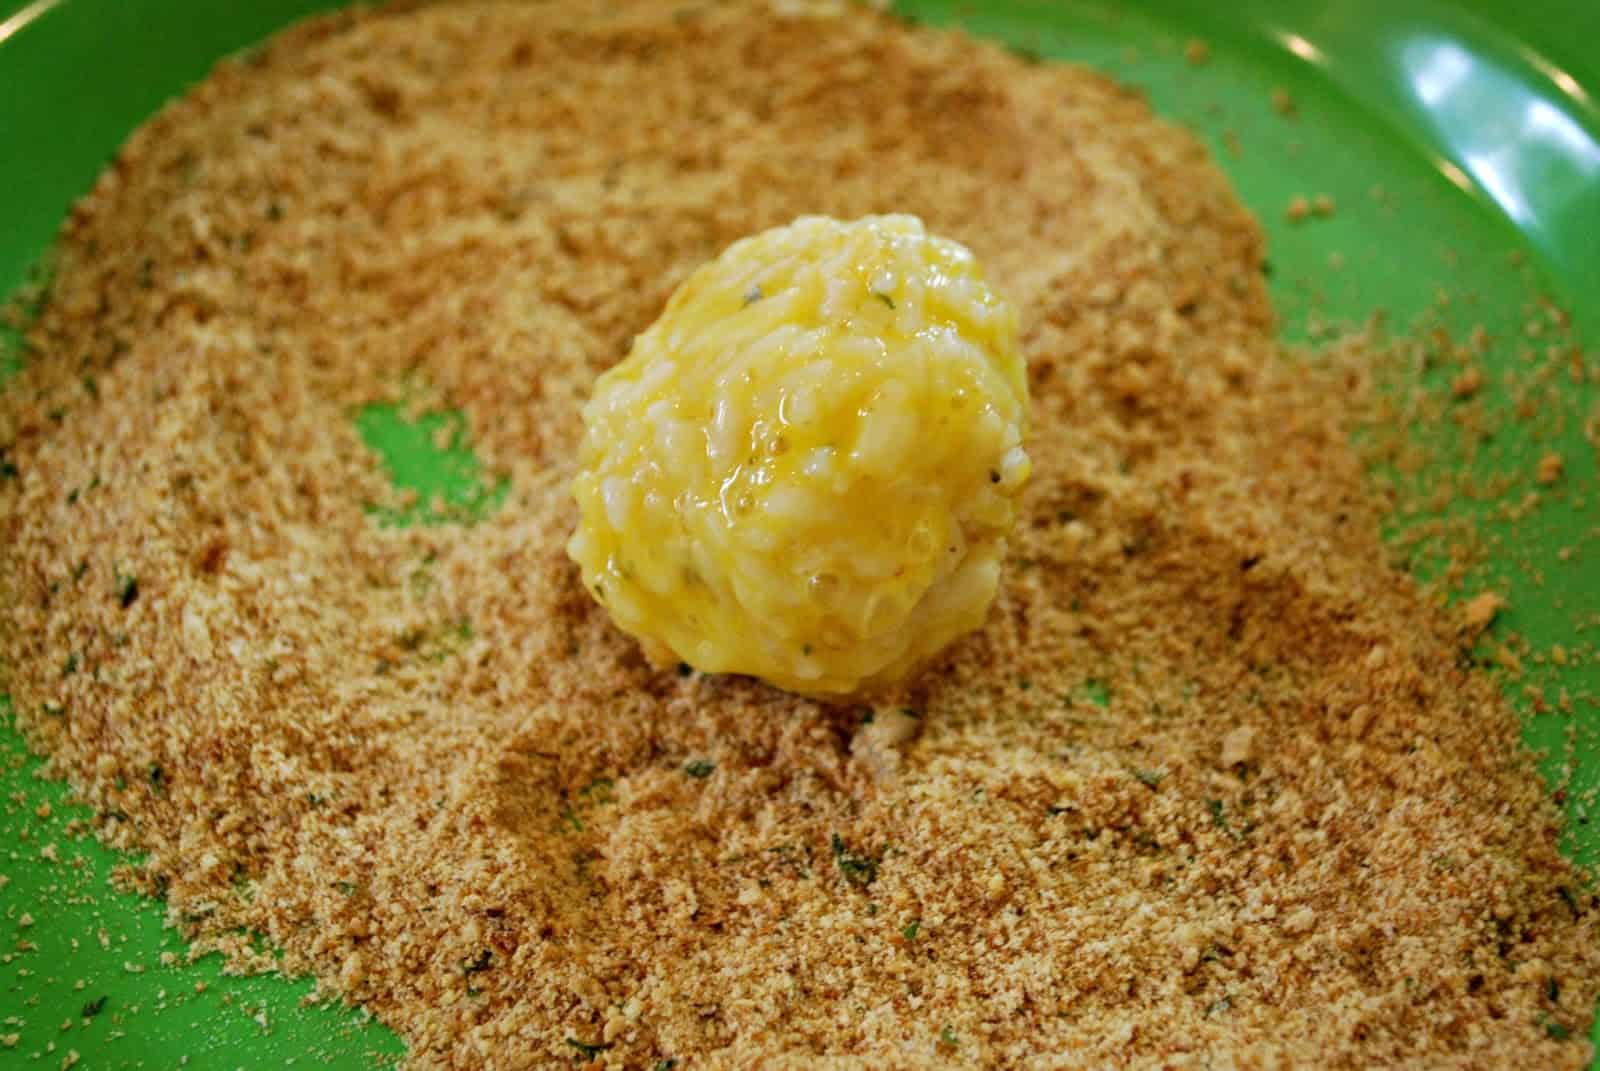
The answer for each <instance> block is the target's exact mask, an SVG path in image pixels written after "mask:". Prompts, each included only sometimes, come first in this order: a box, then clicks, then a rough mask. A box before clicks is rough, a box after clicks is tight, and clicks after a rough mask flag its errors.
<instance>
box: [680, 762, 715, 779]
mask: <svg viewBox="0 0 1600 1071" xmlns="http://www.w3.org/2000/svg"><path fill="white" fill-rule="evenodd" d="M716 768H717V764H716V763H714V762H712V761H711V760H710V759H690V760H689V761H688V762H686V763H684V764H683V772H684V773H686V774H688V775H689V776H690V777H696V778H699V779H701V780H704V779H705V778H707V777H710V776H711V771H712V770H715V769H716Z"/></svg>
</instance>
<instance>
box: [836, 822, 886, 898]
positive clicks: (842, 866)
mask: <svg viewBox="0 0 1600 1071" xmlns="http://www.w3.org/2000/svg"><path fill="white" fill-rule="evenodd" d="M833 861H834V863H835V864H836V865H837V866H838V867H839V873H841V874H843V875H844V878H845V880H846V881H848V882H849V883H850V884H852V885H859V886H861V887H862V888H863V889H864V888H866V887H867V886H868V885H871V884H872V883H873V882H875V881H877V880H878V861H877V860H876V859H874V858H872V857H871V856H870V855H858V854H857V853H855V852H852V851H851V850H850V849H849V848H847V847H845V843H844V840H843V838H841V837H840V836H839V834H837V833H835V834H834V835H833Z"/></svg>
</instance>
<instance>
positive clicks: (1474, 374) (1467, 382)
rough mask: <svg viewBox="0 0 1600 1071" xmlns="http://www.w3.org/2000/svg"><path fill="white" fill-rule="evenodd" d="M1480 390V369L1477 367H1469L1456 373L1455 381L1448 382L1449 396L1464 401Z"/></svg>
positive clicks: (1481, 381) (1481, 372)
mask: <svg viewBox="0 0 1600 1071" xmlns="http://www.w3.org/2000/svg"><path fill="white" fill-rule="evenodd" d="M1482 388H1483V371H1482V369H1480V368H1479V367H1478V366H1477V365H1469V366H1468V367H1467V368H1464V369H1462V370H1461V371H1460V372H1459V373H1457V375H1456V377H1455V379H1453V380H1451V381H1450V396H1451V397H1453V398H1458V399H1461V400H1465V399H1467V398H1471V397H1472V396H1473V395H1474V394H1477V393H1478V391H1479V390H1481V389H1482Z"/></svg>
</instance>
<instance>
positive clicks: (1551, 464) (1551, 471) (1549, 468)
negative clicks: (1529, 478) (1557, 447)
mask: <svg viewBox="0 0 1600 1071" xmlns="http://www.w3.org/2000/svg"><path fill="white" fill-rule="evenodd" d="M1563 468H1564V463H1563V461H1562V459H1561V455H1560V454H1556V453H1547V454H1545V455H1544V456H1543V457H1541V458H1540V459H1539V468H1538V471H1537V472H1536V473H1535V475H1534V478H1535V479H1536V480H1538V481H1539V482H1540V483H1542V484H1544V485H1545V486H1546V487H1548V486H1550V485H1551V484H1553V483H1556V482H1558V481H1559V480H1560V479H1561V472H1562V469H1563Z"/></svg>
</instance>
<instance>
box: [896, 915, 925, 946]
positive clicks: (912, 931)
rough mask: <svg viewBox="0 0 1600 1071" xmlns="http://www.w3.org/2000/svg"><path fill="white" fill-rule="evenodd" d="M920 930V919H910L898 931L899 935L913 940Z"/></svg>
mask: <svg viewBox="0 0 1600 1071" xmlns="http://www.w3.org/2000/svg"><path fill="white" fill-rule="evenodd" d="M921 932H922V920H921V919H912V920H911V921H910V922H908V923H906V928H905V929H903V930H901V931H900V936H901V937H904V938H905V939H906V940H907V941H915V940H916V939H917V934H919V933H921Z"/></svg>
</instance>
